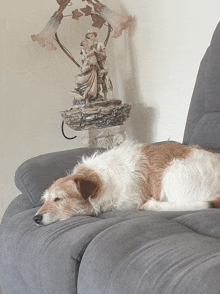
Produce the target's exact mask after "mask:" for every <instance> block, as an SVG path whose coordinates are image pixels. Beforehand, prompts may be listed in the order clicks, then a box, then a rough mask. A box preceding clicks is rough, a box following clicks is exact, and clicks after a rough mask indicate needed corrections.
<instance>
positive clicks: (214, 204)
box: [209, 196, 220, 208]
mask: <svg viewBox="0 0 220 294" xmlns="http://www.w3.org/2000/svg"><path fill="white" fill-rule="evenodd" d="M209 207H210V208H220V196H218V197H217V198H215V199H214V200H212V201H209Z"/></svg>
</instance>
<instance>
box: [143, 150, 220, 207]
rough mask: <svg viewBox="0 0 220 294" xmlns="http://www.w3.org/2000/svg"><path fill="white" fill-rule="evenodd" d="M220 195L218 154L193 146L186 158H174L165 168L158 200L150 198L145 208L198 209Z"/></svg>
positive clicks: (219, 160)
mask: <svg viewBox="0 0 220 294" xmlns="http://www.w3.org/2000/svg"><path fill="white" fill-rule="evenodd" d="M218 196H220V155H219V154H217V153H211V152H208V151H205V150H202V149H194V150H193V151H192V153H191V155H190V156H189V157H188V158H187V159H182V160H178V159H175V160H173V161H172V162H171V163H170V164H169V166H168V167H167V168H166V169H165V171H164V174H163V180H162V189H161V197H160V202H158V201H155V200H154V199H153V198H152V199H151V200H149V201H148V202H147V203H146V204H145V205H144V206H143V208H144V209H147V210H157V211H160V210H169V211H172V210H182V211H184V210H199V209H207V208H209V203H208V201H211V200H214V199H216V198H217V197H218Z"/></svg>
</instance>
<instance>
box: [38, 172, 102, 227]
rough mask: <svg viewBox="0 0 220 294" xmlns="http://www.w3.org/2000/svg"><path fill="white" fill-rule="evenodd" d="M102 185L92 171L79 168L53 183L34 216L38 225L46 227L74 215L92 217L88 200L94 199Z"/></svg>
mask: <svg viewBox="0 0 220 294" xmlns="http://www.w3.org/2000/svg"><path fill="white" fill-rule="evenodd" d="M101 186H102V183H101V180H100V177H99V176H98V174H97V173H95V172H94V171H93V170H91V169H88V168H79V169H78V170H77V172H76V173H75V174H74V175H68V176H66V177H64V178H60V179H58V180H57V181H55V182H54V183H53V184H52V185H51V186H50V187H49V188H48V189H47V190H46V191H45V193H44V195H43V196H42V198H41V200H42V202H43V206H42V207H41V208H40V209H39V210H38V212H37V213H36V215H35V216H34V218H33V219H34V221H35V222H36V224H38V225H48V224H51V223H54V222H56V221H61V220H65V219H68V218H70V217H72V216H74V215H79V214H82V215H93V213H94V209H93V206H92V205H91V203H90V199H95V198H96V197H97V195H98V194H99V192H100V189H101Z"/></svg>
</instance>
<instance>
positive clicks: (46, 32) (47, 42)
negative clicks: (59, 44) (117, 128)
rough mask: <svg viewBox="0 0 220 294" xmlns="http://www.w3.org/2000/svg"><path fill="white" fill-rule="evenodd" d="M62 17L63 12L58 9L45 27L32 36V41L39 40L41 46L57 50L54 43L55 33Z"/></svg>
mask: <svg viewBox="0 0 220 294" xmlns="http://www.w3.org/2000/svg"><path fill="white" fill-rule="evenodd" d="M62 18H63V14H62V13H61V12H57V11H56V12H55V13H54V15H53V16H52V17H51V18H50V20H49V21H48V23H47V24H46V26H45V28H44V29H43V30H42V31H41V32H40V33H39V34H38V35H32V36H31V39H32V41H33V42H35V41H37V42H38V43H39V45H40V46H42V47H46V48H47V49H48V50H56V49H57V48H56V46H55V45H54V43H53V41H54V35H55V33H56V32H57V29H58V27H59V25H60V23H61V20H62Z"/></svg>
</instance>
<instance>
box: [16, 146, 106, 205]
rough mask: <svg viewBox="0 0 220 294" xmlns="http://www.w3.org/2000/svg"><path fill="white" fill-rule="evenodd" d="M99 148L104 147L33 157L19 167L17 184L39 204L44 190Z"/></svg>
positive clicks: (34, 202)
mask: <svg viewBox="0 0 220 294" xmlns="http://www.w3.org/2000/svg"><path fill="white" fill-rule="evenodd" d="M97 150H99V152H102V151H103V150H104V149H95V148H90V149H88V148H79V149H72V150H66V151H60V152H53V153H49V154H44V155H40V156H37V157H34V158H31V159H29V160H27V161H25V162H24V163H23V164H21V165H20V167H19V168H18V169H17V171H16V173H15V184H16V186H17V188H18V189H19V190H20V191H21V192H22V193H23V194H24V195H26V196H27V197H28V198H29V200H30V201H31V203H32V204H33V205H34V206H39V205H40V203H39V200H40V198H41V196H42V194H43V192H44V191H45V190H46V189H47V188H48V187H49V186H50V185H51V183H52V182H53V181H55V180H57V179H58V178H61V177H64V176H66V175H67V172H69V171H71V170H72V169H73V168H74V166H75V165H76V164H77V162H79V161H80V160H81V158H82V156H89V155H92V154H93V153H94V152H96V151H97Z"/></svg>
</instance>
